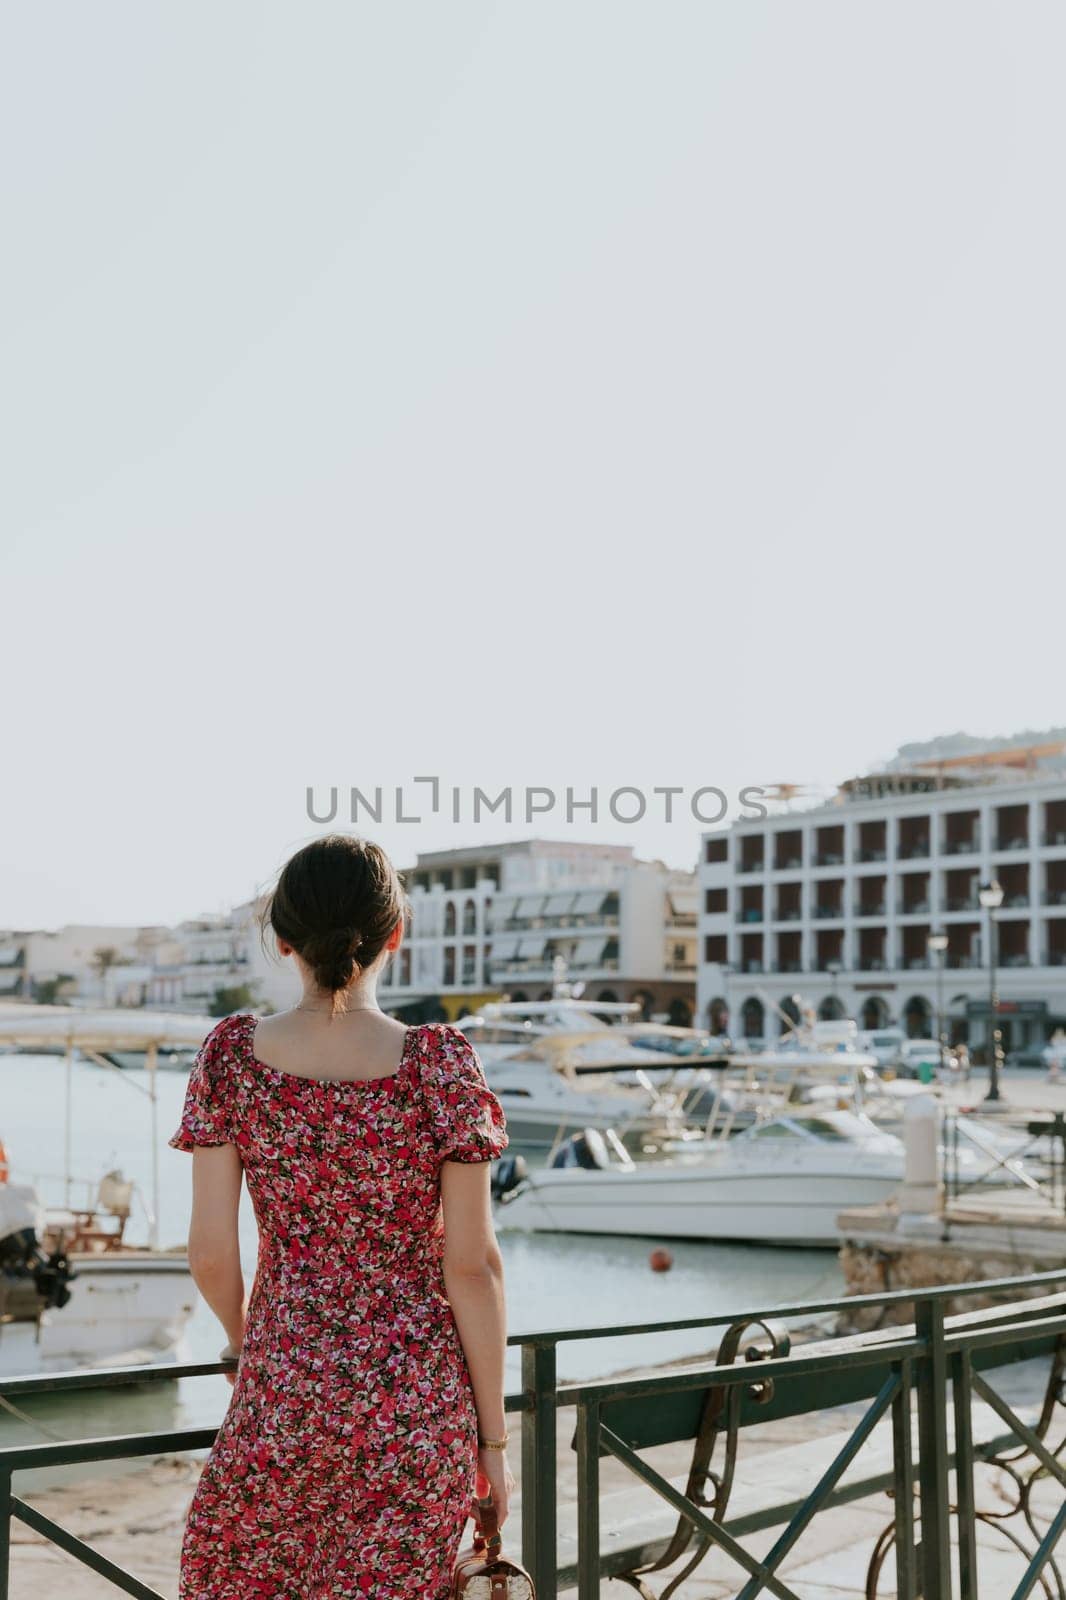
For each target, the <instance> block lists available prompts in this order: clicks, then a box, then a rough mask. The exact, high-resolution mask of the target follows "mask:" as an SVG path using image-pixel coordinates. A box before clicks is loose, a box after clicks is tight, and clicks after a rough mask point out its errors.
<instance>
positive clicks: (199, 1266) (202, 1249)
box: [189, 1144, 245, 1350]
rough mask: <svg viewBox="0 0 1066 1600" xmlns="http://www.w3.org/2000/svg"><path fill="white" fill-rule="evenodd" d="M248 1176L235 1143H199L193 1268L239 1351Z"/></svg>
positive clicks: (192, 1228) (191, 1229) (194, 1174)
mask: <svg viewBox="0 0 1066 1600" xmlns="http://www.w3.org/2000/svg"><path fill="white" fill-rule="evenodd" d="M242 1177H243V1168H242V1166H241V1160H240V1156H239V1155H238V1154H237V1149H236V1146H235V1145H232V1144H220V1145H198V1146H197V1148H196V1149H195V1150H194V1151H193V1159H192V1221H191V1223H190V1224H189V1270H190V1271H191V1273H192V1275H193V1281H194V1282H195V1284H196V1287H197V1288H198V1289H199V1291H200V1293H201V1294H202V1295H203V1297H204V1299H205V1300H206V1301H207V1303H208V1305H209V1306H210V1307H211V1310H212V1311H213V1312H214V1313H215V1316H216V1317H217V1318H218V1320H219V1322H221V1324H222V1326H223V1328H224V1329H225V1330H226V1338H227V1339H228V1340H229V1342H230V1344H231V1345H232V1347H233V1349H234V1350H239V1349H240V1347H241V1342H242V1340H243V1339H244V1314H245V1297H244V1275H243V1273H242V1272H241V1253H240V1244H239V1241H238V1237H237V1213H238V1211H239V1209H240V1200H241V1179H242Z"/></svg>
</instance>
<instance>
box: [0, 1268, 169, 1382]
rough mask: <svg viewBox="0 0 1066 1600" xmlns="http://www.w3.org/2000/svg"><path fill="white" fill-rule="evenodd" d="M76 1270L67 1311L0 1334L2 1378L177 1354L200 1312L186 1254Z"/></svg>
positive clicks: (13, 1326) (51, 1313) (49, 1313)
mask: <svg viewBox="0 0 1066 1600" xmlns="http://www.w3.org/2000/svg"><path fill="white" fill-rule="evenodd" d="M70 1264H71V1267H72V1269H73V1271H74V1274H75V1276H74V1278H73V1280H72V1281H71V1283H70V1300H69V1301H68V1303H67V1304H66V1305H65V1306H62V1307H55V1308H53V1309H52V1310H49V1311H46V1312H45V1313H44V1315H43V1316H42V1318H41V1321H40V1325H39V1328H38V1327H35V1326H34V1325H33V1324H32V1323H31V1324H26V1323H9V1324H5V1325H4V1326H3V1327H2V1328H0V1372H2V1373H4V1374H5V1375H6V1376H12V1375H14V1374H15V1373H23V1372H34V1371H41V1370H47V1369H49V1368H57V1367H65V1366H93V1365H105V1364H106V1365H127V1364H128V1365H136V1364H139V1363H141V1362H151V1361H158V1360H159V1359H160V1358H161V1356H163V1355H165V1354H166V1353H168V1352H169V1351H172V1350H173V1349H174V1348H175V1346H176V1345H177V1343H178V1341H179V1339H180V1338H181V1335H182V1332H183V1330H184V1328H185V1325H186V1323H187V1322H188V1320H189V1318H190V1316H191V1315H192V1313H193V1310H194V1309H195V1306H196V1289H195V1286H194V1284H193V1281H192V1277H191V1276H190V1273H189V1262H188V1258H187V1257H186V1256H185V1254H184V1253H179V1252H174V1253H173V1254H172V1253H170V1252H164V1251H159V1252H154V1251H149V1250H145V1251H135V1250H131V1251H115V1252H113V1253H108V1254H100V1255H72V1256H71V1258H70Z"/></svg>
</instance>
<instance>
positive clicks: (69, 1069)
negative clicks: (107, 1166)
mask: <svg viewBox="0 0 1066 1600" xmlns="http://www.w3.org/2000/svg"><path fill="white" fill-rule="evenodd" d="M65 1101H66V1115H65V1118H64V1127H63V1204H64V1205H65V1206H66V1208H67V1210H68V1211H69V1210H70V1183H71V1171H70V1168H71V1140H72V1138H73V1128H74V1040H73V1039H72V1038H69V1037H68V1039H67V1052H66V1094H65Z"/></svg>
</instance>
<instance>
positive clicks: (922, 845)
mask: <svg viewBox="0 0 1066 1600" xmlns="http://www.w3.org/2000/svg"><path fill="white" fill-rule="evenodd" d="M928 854H929V840H928V839H927V838H922V839H910V840H908V842H907V843H906V844H901V845H900V847H899V849H898V850H897V852H896V859H897V860H899V861H921V860H923V859H924V858H925V857H926V856H927V855H928Z"/></svg>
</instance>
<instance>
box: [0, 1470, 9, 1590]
mask: <svg viewBox="0 0 1066 1600" xmlns="http://www.w3.org/2000/svg"><path fill="white" fill-rule="evenodd" d="M10 1578H11V1474H10V1472H4V1471H3V1470H2V1469H0V1600H7V1597H8V1584H9V1582H10Z"/></svg>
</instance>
